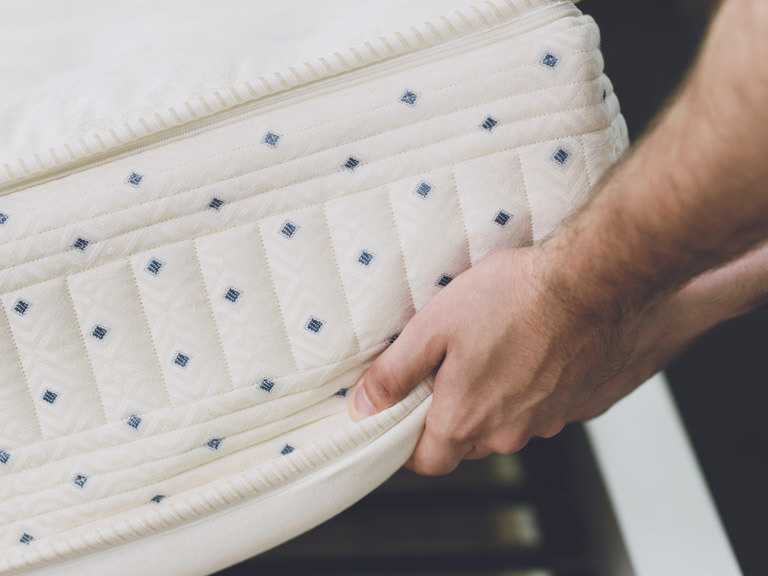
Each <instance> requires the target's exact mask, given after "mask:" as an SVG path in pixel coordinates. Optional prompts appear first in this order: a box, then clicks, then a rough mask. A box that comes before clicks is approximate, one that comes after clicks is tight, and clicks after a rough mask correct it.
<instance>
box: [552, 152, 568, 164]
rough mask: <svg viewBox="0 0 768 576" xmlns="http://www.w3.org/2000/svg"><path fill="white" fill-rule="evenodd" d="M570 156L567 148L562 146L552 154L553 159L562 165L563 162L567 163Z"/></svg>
mask: <svg viewBox="0 0 768 576" xmlns="http://www.w3.org/2000/svg"><path fill="white" fill-rule="evenodd" d="M569 156H570V154H569V153H568V151H567V150H564V149H563V148H560V149H559V150H558V151H557V152H555V154H554V155H553V156H552V159H553V160H554V161H555V162H557V163H558V164H560V166H562V165H563V164H565V162H566V160H568V157H569Z"/></svg>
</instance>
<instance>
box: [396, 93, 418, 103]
mask: <svg viewBox="0 0 768 576" xmlns="http://www.w3.org/2000/svg"><path fill="white" fill-rule="evenodd" d="M417 99H418V96H417V94H416V93H415V92H411V91H410V90H406V91H405V92H403V95H402V96H400V102H402V103H403V104H408V106H413V105H414V104H416V100H417Z"/></svg>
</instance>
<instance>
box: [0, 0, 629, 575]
mask: <svg viewBox="0 0 768 576" xmlns="http://www.w3.org/2000/svg"><path fill="white" fill-rule="evenodd" d="M525 4H526V7H527V8H526V10H522V11H521V10H520V9H516V12H515V13H513V14H511V15H510V16H509V17H507V18H506V19H504V18H501V17H500V19H499V20H500V21H499V22H495V23H489V24H488V26H486V29H485V30H482V31H480V32H477V33H474V34H469V35H465V36H462V37H460V38H458V39H456V40H452V41H448V42H443V43H438V44H436V45H435V46H431V47H425V48H422V49H420V50H416V51H414V52H412V53H410V54H407V55H403V56H399V57H397V58H392V59H389V60H386V59H385V60H383V61H381V62H378V63H375V62H374V63H367V64H366V65H364V66H359V67H358V69H356V70H352V71H350V72H347V73H346V74H343V75H340V76H336V77H332V78H328V79H326V80H324V81H321V82H317V83H314V84H310V85H306V86H299V87H296V88H293V89H291V90H289V91H286V92H283V93H280V94H276V95H274V96H270V97H267V98H262V99H259V100H257V101H255V102H254V103H253V104H252V106H250V107H249V108H247V109H245V110H242V111H235V113H233V114H230V115H227V116H224V117H222V118H221V119H218V120H217V121H215V122H211V123H208V124H206V125H204V126H202V127H196V126H194V125H192V126H190V127H189V129H188V130H186V131H180V132H177V133H172V134H169V135H168V137H167V138H164V139H160V140H157V141H154V142H153V143H152V144H151V145H147V146H137V147H136V148H135V149H132V150H127V151H124V152H123V153H120V154H114V155H112V156H109V157H106V158H104V159H100V158H98V157H94V162H93V163H92V164H89V165H88V166H87V167H85V168H83V169H79V170H73V171H72V173H71V174H68V175H64V176H62V177H59V178H55V179H52V180H50V181H47V182H46V181H41V182H39V183H34V184H31V185H29V186H24V187H23V188H22V189H19V190H16V191H14V192H12V193H9V194H6V195H4V196H0V267H1V268H2V269H1V270H0V288H1V289H2V308H3V312H2V318H0V406H2V424H1V425H0V569H2V568H4V569H9V570H10V569H21V568H24V567H30V566H36V565H39V564H43V563H46V562H51V561H56V560H60V559H63V558H72V557H76V556H78V555H80V554H83V553H85V552H87V551H88V550H94V549H98V548H99V547H104V546H110V545H113V544H115V543H118V542H122V541H125V540H127V539H130V538H138V537H141V536H143V535H146V534H150V533H152V532H155V531H158V530H163V529H165V528H167V527H169V526H173V525H174V524H178V523H180V522H185V521H190V520H192V519H194V518H196V517H197V516H199V515H200V514H204V513H206V512H209V511H213V510H217V509H222V508H225V507H226V506H230V505H234V504H236V503H237V502H238V501H239V500H241V499H243V498H249V497H253V495H254V494H258V492H259V491H260V490H263V489H266V488H268V487H273V486H275V485H279V484H280V483H284V482H288V481H290V480H291V479H293V478H295V477H299V476H301V475H302V474H310V473H311V471H312V469H313V467H315V466H317V465H318V463H322V462H324V461H327V460H329V459H333V458H337V457H341V456H343V454H344V453H345V451H346V450H348V449H351V448H352V447H355V446H359V445H361V444H365V443H367V442H371V441H372V439H374V438H376V437H377V436H378V435H380V434H381V433H383V431H384V430H386V429H387V428H388V427H391V426H397V422H398V421H399V419H401V418H403V417H404V415H405V414H407V413H408V412H409V411H410V410H412V409H413V408H414V407H415V406H417V405H418V404H419V403H420V402H421V401H423V400H424V399H425V398H426V397H427V396H428V395H429V393H430V390H429V387H428V386H427V385H425V384H422V385H421V386H420V387H418V388H417V389H416V391H415V392H414V393H413V394H412V395H411V396H410V397H409V398H408V399H406V400H405V401H404V402H403V403H401V404H400V405H398V406H396V407H395V409H393V410H391V411H389V412H388V413H387V417H386V419H378V420H376V421H375V423H374V424H367V425H366V424H365V423H362V424H354V423H352V422H351V421H350V419H349V417H348V416H347V412H346V399H345V395H346V391H347V389H348V388H349V387H350V386H352V385H353V384H354V383H355V381H356V379H357V377H358V376H359V375H360V373H361V372H362V370H363V369H364V367H365V366H366V364H367V363H369V362H370V361H371V360H372V359H373V358H374V357H375V356H376V355H377V354H378V353H380V352H381V351H382V350H383V349H384V347H386V346H387V345H388V343H390V342H391V341H392V339H393V338H394V337H396V335H397V334H398V332H399V331H400V330H401V329H402V328H403V326H404V325H405V324H406V322H407V321H408V319H409V318H410V317H411V316H412V315H413V314H414V313H415V312H416V311H417V310H418V309H419V308H420V307H422V306H423V305H424V304H425V303H426V302H427V301H428V300H429V299H430V298H431V297H432V296H434V295H435V294H436V293H437V292H438V291H440V290H442V289H443V288H444V287H445V286H447V285H448V284H449V283H450V282H451V280H452V279H453V278H455V277H456V276H457V275H458V274H460V273H461V272H462V271H464V270H466V269H467V268H469V267H470V266H471V265H472V264H474V263H476V262H478V261H479V260H480V259H482V258H483V257H484V256H486V255H488V254H489V253H490V252H492V251H494V250H496V249H499V248H503V247H511V246H529V245H532V244H536V243H540V242H542V241H543V240H545V239H546V238H548V237H550V236H551V235H553V234H555V233H556V232H557V231H558V229H559V227H560V225H561V222H562V221H563V219H564V218H565V217H567V216H568V215H569V214H572V213H573V212H574V211H575V210H576V209H578V207H580V206H581V205H583V204H584V202H585V201H587V200H588V198H589V196H590V193H591V192H592V191H593V190H594V187H595V185H596V183H597V182H598V180H599V178H600V177H601V175H602V174H603V173H604V172H605V171H606V169H607V168H608V167H609V166H610V165H611V164H612V163H614V162H615V161H616V160H617V159H618V157H619V156H620V155H621V153H622V152H623V150H624V149H625V147H626V145H627V138H626V129H625V126H624V121H623V119H622V117H621V116H620V114H619V108H618V102H617V99H616V97H615V95H614V94H613V92H612V87H611V84H610V82H609V81H608V79H607V78H606V77H605V76H604V75H603V73H602V69H603V61H602V57H601V55H600V52H599V48H598V42H599V35H598V31H597V28H596V26H595V24H594V22H593V21H592V20H591V19H590V18H589V17H585V16H582V15H581V14H580V13H579V12H578V11H577V10H576V9H575V8H574V7H573V6H572V5H570V4H567V5H566V4H563V3H560V4H554V5H552V4H550V3H546V2H538V4H537V3H536V2H528V3H525ZM532 15H533V16H535V17H532ZM233 478H238V479H239V480H238V481H239V482H240V484H238V486H239V488H237V490H235V489H229V490H224V489H222V486H223V484H224V482H225V481H231V480H232V479H233ZM233 485H234V484H228V486H230V487H231V486H233ZM195 499H196V500H195ZM190 502H197V504H196V505H191V504H190ZM300 531H301V530H300V529H297V533H298V532H300Z"/></svg>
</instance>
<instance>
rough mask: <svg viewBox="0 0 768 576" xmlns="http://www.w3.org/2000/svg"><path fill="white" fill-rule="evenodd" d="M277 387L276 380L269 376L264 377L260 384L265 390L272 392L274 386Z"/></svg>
mask: <svg viewBox="0 0 768 576" xmlns="http://www.w3.org/2000/svg"><path fill="white" fill-rule="evenodd" d="M274 387H275V381H274V380H270V379H269V378H264V380H262V381H261V384H259V388H261V389H262V390H264V392H272V388H274Z"/></svg>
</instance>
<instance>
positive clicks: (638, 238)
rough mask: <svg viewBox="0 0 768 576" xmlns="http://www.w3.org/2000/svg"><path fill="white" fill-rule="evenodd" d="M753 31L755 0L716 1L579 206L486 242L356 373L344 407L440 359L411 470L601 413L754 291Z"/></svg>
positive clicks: (765, 251) (767, 270)
mask: <svg viewBox="0 0 768 576" xmlns="http://www.w3.org/2000/svg"><path fill="white" fill-rule="evenodd" d="M765 30H768V3H766V2H765V1H764V0H726V1H725V2H723V3H722V5H721V7H720V9H719V11H718V13H717V15H716V17H715V18H714V20H713V23H712V26H711V29H710V31H709V34H708V37H707V40H706V42H705V44H704V46H703V47H702V50H701V52H700V54H699V57H698V60H697V62H696V63H695V64H694V66H693V67H692V69H691V71H690V73H689V76H688V78H687V80H686V82H685V83H684V84H683V87H682V88H681V89H680V91H679V93H678V95H677V97H676V98H675V99H674V100H673V102H672V104H671V105H670V106H669V107H668V108H667V109H666V110H665V111H664V112H663V114H662V115H661V116H660V117H659V118H658V119H657V121H656V123H655V125H654V126H653V127H652V129H651V130H650V131H649V132H648V133H647V134H646V135H645V137H644V138H642V139H641V141H640V142H639V143H638V144H637V145H636V146H635V147H634V148H633V149H632V150H631V152H630V153H629V154H628V155H627V156H626V157H625V159H624V160H623V161H622V162H621V163H620V164H619V165H618V166H617V167H616V168H615V169H614V170H613V171H611V173H610V174H609V175H608V176H607V177H606V178H605V180H604V182H603V183H602V185H601V186H600V188H599V191H598V193H597V194H596V196H595V197H594V198H593V200H592V202H590V204H588V206H587V207H586V208H585V209H584V210H582V211H581V212H580V213H579V214H578V215H577V216H576V217H575V218H574V219H573V220H572V221H570V222H569V223H568V224H567V226H566V227H565V229H564V230H563V232H562V233H561V234H560V235H558V236H557V237H555V238H552V239H550V240H549V241H547V242H545V243H544V244H542V245H541V246H538V247H532V248H522V249H509V250H501V251H499V252H496V253H494V254H491V255H490V256H488V257H487V258H486V259H484V260H483V261H481V262H479V263H478V264H477V265H476V266H474V267H473V268H471V269H470V270H468V271H466V272H465V273H464V274H461V275H460V276H458V277H457V278H456V279H455V280H454V281H453V282H451V284H450V285H448V286H447V287H446V288H445V289H443V290H442V291H441V292H440V293H439V294H438V295H437V296H436V297H435V298H433V299H432V300H431V301H430V302H429V303H428V304H427V305H426V306H424V307H423V308H422V309H421V310H419V312H418V313H417V314H416V315H415V316H414V317H413V318H412V319H411V321H410V322H409V323H408V325H407V326H406V327H405V329H404V330H403V332H402V333H401V335H400V337H399V338H398V339H397V340H396V341H395V343H394V344H393V345H392V346H390V347H389V348H388V349H387V350H386V351H385V352H384V353H383V354H382V355H381V356H380V357H379V358H377V359H376V361H375V362H374V363H373V364H372V365H371V366H370V367H369V369H368V370H367V371H366V372H365V373H364V374H363V376H362V378H361V380H360V382H359V385H358V386H357V387H356V388H355V391H354V393H353V394H352V395H351V397H350V412H351V414H352V416H353V418H355V419H361V418H364V417H366V416H369V415H371V414H373V413H375V412H378V411H380V410H383V409H384V408H387V407H388V406H391V405H392V404H394V403H396V402H397V401H399V400H401V399H402V398H403V397H405V395H406V394H407V393H408V392H409V391H410V390H411V389H412V388H413V387H414V386H415V385H416V384H417V383H418V382H420V381H421V380H423V379H424V378H425V377H426V376H427V375H429V374H430V373H432V372H433V371H435V370H436V371H437V372H436V376H435V384H434V395H433V400H432V405H431V407H430V409H429V411H428V414H427V418H426V425H425V429H424V432H423V434H422V436H421V438H420V440H419V442H418V445H417V446H416V449H415V451H414V453H413V455H412V456H411V459H410V460H409V462H408V466H409V467H410V468H411V469H413V470H414V471H416V472H419V473H422V474H430V475H434V474H445V473H448V472H450V471H451V470H453V469H454V468H455V467H456V466H457V465H458V463H459V462H460V461H461V460H462V459H464V458H480V457H484V456H486V455H488V454H490V453H492V452H498V453H504V454H508V453H512V452H515V451H517V450H519V449H521V448H522V447H523V446H525V444H526V443H527V442H528V440H529V439H530V438H531V437H533V436H540V437H551V436H553V435H555V434H557V433H558V432H559V431H560V430H561V429H562V427H563V426H564V425H565V424H566V423H567V422H570V421H574V420H581V419H585V418H590V417H593V416H595V415H597V414H599V413H601V412H603V411H605V410H606V409H608V408H609V407H610V406H611V405H612V404H613V403H615V402H616V401H617V400H619V399H620V398H622V397H623V396H625V395H626V394H627V393H629V392H630V391H631V390H633V389H634V388H635V387H637V386H638V385H640V384H641V383H642V382H643V381H645V380H646V379H647V378H648V377H649V376H650V375H651V374H653V373H654V372H656V371H657V370H658V369H660V368H662V367H663V366H664V365H666V363H667V362H669V361H670V360H671V359H672V358H673V357H674V356H675V355H676V354H678V353H679V352H680V351H682V349H684V348H685V347H686V346H687V345H688V344H689V343H690V342H691V341H692V340H693V339H695V338H696V337H697V336H698V335H700V334H701V333H703V332H704V331H706V330H708V329H709V328H711V327H712V326H714V325H716V324H718V323H720V322H722V321H724V320H727V319H729V318H732V317H734V316H736V315H739V314H742V313H744V312H747V311H748V310H750V309H752V308H754V307H756V306H757V305H759V304H760V303H762V302H764V301H765V300H766V295H767V294H768V248H767V247H765V246H761V243H762V242H764V241H765V240H766V239H768V184H767V183H768V153H766V151H768V106H765V105H764V104H765V103H768V66H765V65H763V64H762V63H765V62H768V35H766V34H765V33H764V31H765ZM729 262H730V264H727V265H726V263H729ZM500 287H501V288H500ZM499 311H506V312H501V313H500V312H499Z"/></svg>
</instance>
